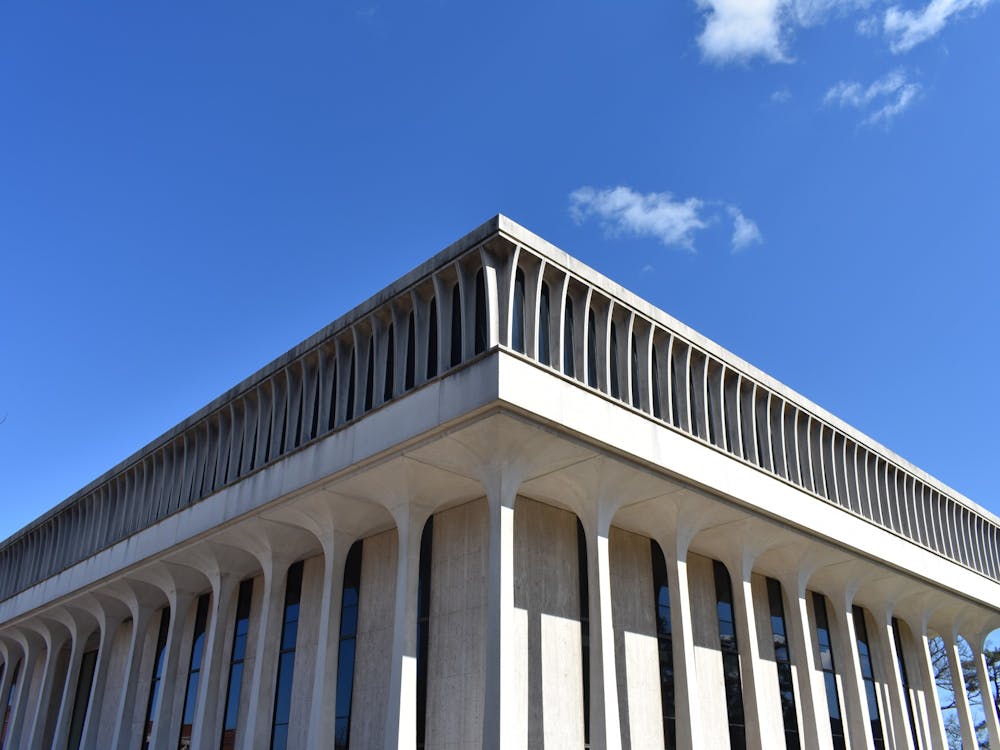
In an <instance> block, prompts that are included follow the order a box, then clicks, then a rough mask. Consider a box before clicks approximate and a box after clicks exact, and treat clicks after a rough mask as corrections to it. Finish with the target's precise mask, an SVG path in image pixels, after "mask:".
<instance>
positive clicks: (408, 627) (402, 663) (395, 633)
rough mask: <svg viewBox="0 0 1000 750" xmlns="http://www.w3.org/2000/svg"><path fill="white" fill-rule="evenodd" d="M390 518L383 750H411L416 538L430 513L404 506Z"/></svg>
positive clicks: (414, 693)
mask: <svg viewBox="0 0 1000 750" xmlns="http://www.w3.org/2000/svg"><path fill="white" fill-rule="evenodd" d="M393 516H394V517H395V519H396V527H397V529H398V531H399V534H398V538H399V551H398V555H397V557H396V601H395V606H394V608H393V629H392V667H391V671H390V673H389V710H388V712H387V714H386V731H385V747H386V750H390V749H391V748H409V749H414V748H416V746H417V583H418V580H419V576H420V536H421V534H422V533H423V530H424V524H425V523H426V522H427V519H428V518H430V512H429V510H428V509H426V508H424V507H422V506H419V505H413V504H410V503H407V504H405V505H401V506H399V507H398V508H396V509H394V511H393Z"/></svg>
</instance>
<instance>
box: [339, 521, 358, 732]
mask: <svg viewBox="0 0 1000 750" xmlns="http://www.w3.org/2000/svg"><path fill="white" fill-rule="evenodd" d="M362 545H363V542H362V541H357V542H355V543H354V544H352V545H351V549H350V550H349V551H348V552H347V561H346V564H345V566H344V593H343V597H342V599H341V604H340V647H339V651H338V655H337V705H336V706H335V711H336V713H335V719H334V738H333V739H334V748H335V750H348V747H349V746H350V740H351V695H352V693H353V691H354V654H355V650H356V645H357V637H358V606H359V604H360V601H361V554H362V549H363V547H362Z"/></svg>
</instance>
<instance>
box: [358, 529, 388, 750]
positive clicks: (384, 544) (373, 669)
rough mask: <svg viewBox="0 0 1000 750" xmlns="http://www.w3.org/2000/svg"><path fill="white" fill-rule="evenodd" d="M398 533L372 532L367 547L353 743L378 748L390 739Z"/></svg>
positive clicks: (363, 557) (363, 563)
mask: <svg viewBox="0 0 1000 750" xmlns="http://www.w3.org/2000/svg"><path fill="white" fill-rule="evenodd" d="M398 539H399V535H398V534H397V533H396V530H395V529H392V530H390V531H386V532H383V533H381V534H376V535H375V536H371V537H368V538H367V539H365V540H364V546H363V547H362V553H361V592H360V594H359V602H358V640H357V655H356V657H355V665H356V666H355V671H354V695H353V696H352V698H351V747H373V748H374V747H382V746H383V744H384V736H385V724H386V709H387V707H388V705H389V670H390V667H391V664H392V621H393V609H394V606H395V600H396V556H397V553H398V549H399V545H398V542H397V540H398Z"/></svg>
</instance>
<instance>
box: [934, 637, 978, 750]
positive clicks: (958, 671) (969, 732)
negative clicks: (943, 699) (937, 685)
mask: <svg viewBox="0 0 1000 750" xmlns="http://www.w3.org/2000/svg"><path fill="white" fill-rule="evenodd" d="M941 637H942V638H943V639H944V647H945V650H946V651H947V652H948V668H949V670H950V671H951V688H952V690H953V691H954V693H955V711H956V713H957V714H958V724H959V726H960V727H961V730H962V745H963V747H967V748H977V747H979V740H977V739H976V723H975V721H974V720H973V718H972V707H971V706H970V705H969V693H968V691H967V690H966V689H965V672H963V671H962V654H961V652H959V650H958V633H948V634H942V636H941Z"/></svg>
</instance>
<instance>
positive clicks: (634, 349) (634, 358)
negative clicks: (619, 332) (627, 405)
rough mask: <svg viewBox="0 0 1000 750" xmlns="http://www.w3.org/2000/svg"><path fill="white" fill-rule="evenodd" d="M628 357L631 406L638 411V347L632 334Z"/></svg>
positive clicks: (640, 401) (639, 400) (639, 401)
mask: <svg viewBox="0 0 1000 750" xmlns="http://www.w3.org/2000/svg"><path fill="white" fill-rule="evenodd" d="M629 357H630V358H629V364H630V366H631V371H632V372H631V378H630V383H631V386H632V406H634V407H635V408H636V409H638V408H639V405H640V404H641V403H642V400H641V399H640V398H639V395H640V394H639V345H638V343H637V342H636V340H635V334H634V333H633V334H632V346H631V351H630V355H629Z"/></svg>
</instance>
